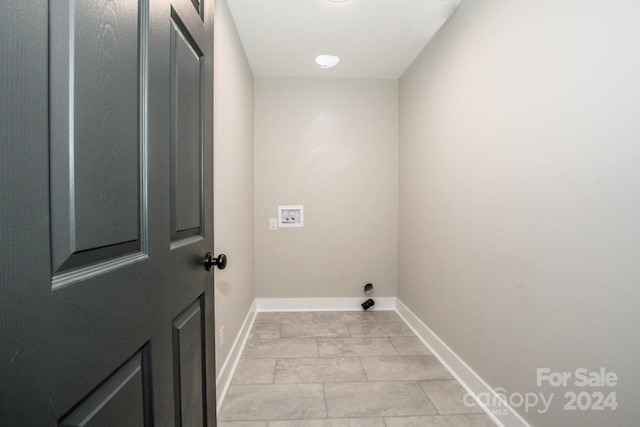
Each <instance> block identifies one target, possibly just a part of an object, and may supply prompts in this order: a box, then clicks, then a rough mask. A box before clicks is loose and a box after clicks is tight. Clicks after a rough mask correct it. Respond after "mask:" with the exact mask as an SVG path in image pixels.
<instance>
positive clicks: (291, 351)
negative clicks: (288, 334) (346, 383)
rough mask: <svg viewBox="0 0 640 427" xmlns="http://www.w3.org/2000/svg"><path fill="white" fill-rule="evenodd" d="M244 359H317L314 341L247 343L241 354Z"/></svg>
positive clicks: (259, 341)
mask: <svg viewBox="0 0 640 427" xmlns="http://www.w3.org/2000/svg"><path fill="white" fill-rule="evenodd" d="M242 357H244V358H253V359H255V358H262V359H274V358H285V357H318V344H317V342H316V340H315V339H313V338H311V339H308V338H307V339H287V340H285V339H279V340H251V341H247V344H246V345H245V347H244V351H243V353H242Z"/></svg>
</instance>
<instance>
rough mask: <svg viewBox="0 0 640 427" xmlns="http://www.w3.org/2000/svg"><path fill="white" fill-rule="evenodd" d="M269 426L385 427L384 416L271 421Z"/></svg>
mask: <svg viewBox="0 0 640 427" xmlns="http://www.w3.org/2000/svg"><path fill="white" fill-rule="evenodd" d="M269 427H385V425H384V420H383V419H382V418H341V419H333V420H294V421H271V422H270V423H269Z"/></svg>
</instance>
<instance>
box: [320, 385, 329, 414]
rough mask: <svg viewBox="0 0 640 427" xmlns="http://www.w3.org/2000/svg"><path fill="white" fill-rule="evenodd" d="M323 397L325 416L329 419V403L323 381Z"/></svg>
mask: <svg viewBox="0 0 640 427" xmlns="http://www.w3.org/2000/svg"><path fill="white" fill-rule="evenodd" d="M322 397H323V398H324V417H325V418H327V419H329V405H327V393H326V392H325V391H324V383H322Z"/></svg>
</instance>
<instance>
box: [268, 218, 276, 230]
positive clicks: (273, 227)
mask: <svg viewBox="0 0 640 427" xmlns="http://www.w3.org/2000/svg"><path fill="white" fill-rule="evenodd" d="M277 229H278V218H269V231H276V230H277Z"/></svg>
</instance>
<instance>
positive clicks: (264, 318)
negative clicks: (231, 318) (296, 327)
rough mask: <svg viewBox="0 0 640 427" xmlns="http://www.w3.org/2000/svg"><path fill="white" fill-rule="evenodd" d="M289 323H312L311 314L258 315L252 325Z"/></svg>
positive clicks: (294, 312) (296, 312)
mask: <svg viewBox="0 0 640 427" xmlns="http://www.w3.org/2000/svg"><path fill="white" fill-rule="evenodd" d="M291 322H313V313H312V312H307V311H305V312H299V311H291V312H280V313H258V314H257V315H256V320H255V322H254V323H258V324H259V323H291Z"/></svg>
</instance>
